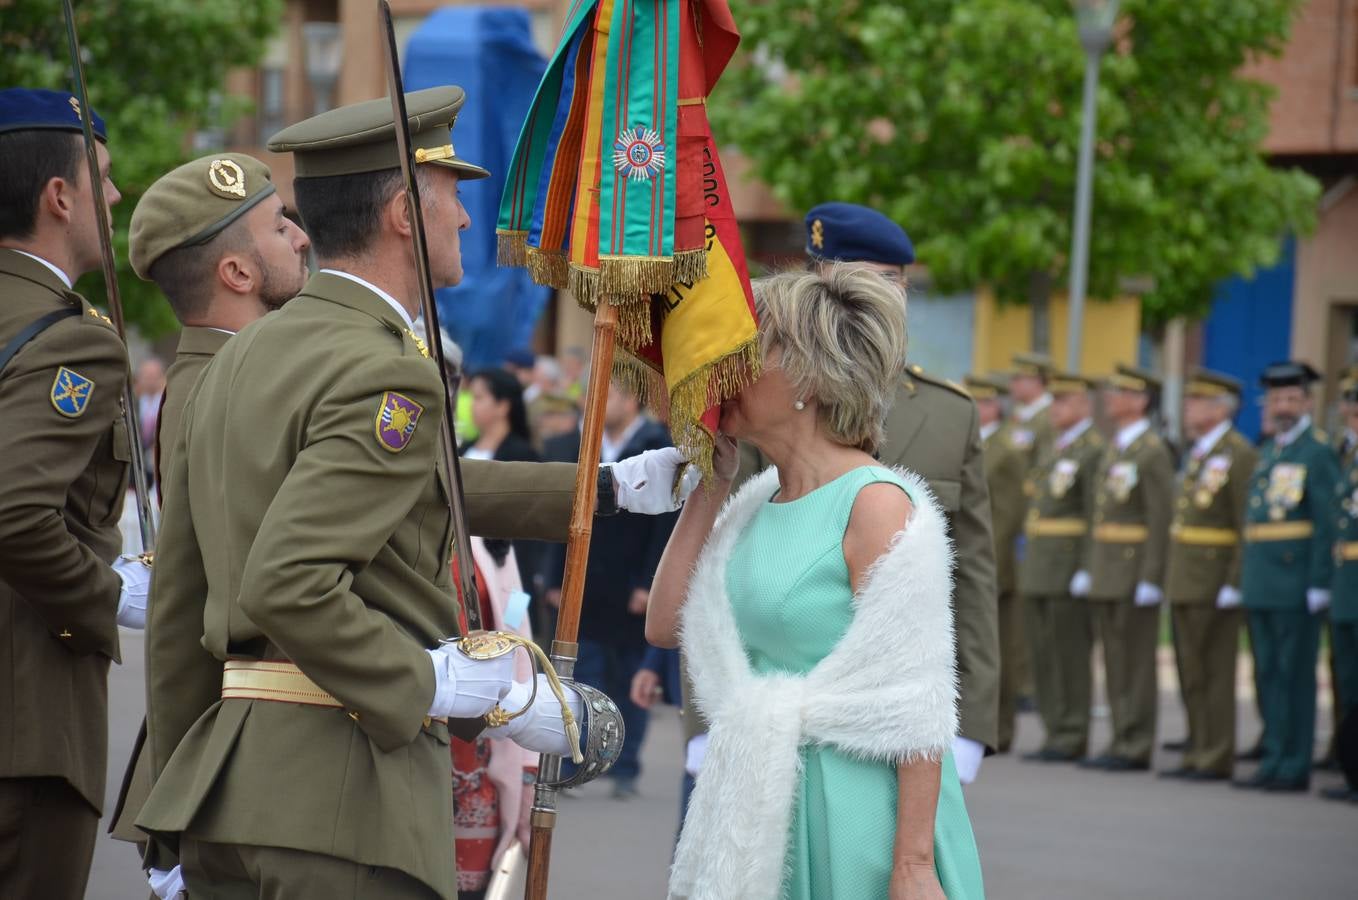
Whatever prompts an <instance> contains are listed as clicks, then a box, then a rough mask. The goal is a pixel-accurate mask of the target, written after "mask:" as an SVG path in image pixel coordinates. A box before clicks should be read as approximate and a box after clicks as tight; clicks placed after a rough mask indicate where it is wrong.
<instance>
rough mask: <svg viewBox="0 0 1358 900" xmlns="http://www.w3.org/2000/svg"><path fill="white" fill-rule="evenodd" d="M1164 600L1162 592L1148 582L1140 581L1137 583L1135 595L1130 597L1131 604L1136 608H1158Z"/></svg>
mask: <svg viewBox="0 0 1358 900" xmlns="http://www.w3.org/2000/svg"><path fill="white" fill-rule="evenodd" d="M1164 598H1165V592H1164V591H1162V590H1160V589H1159V588H1158V587H1156V586H1155V585H1153V584H1151V583H1150V582H1149V581H1141V582H1137V585H1136V595H1135V596H1133V597H1132V602H1133V603H1135V604H1136V605H1137V606H1158V605H1159V604H1160V601H1161V600H1163V599H1164Z"/></svg>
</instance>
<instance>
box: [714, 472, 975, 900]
mask: <svg viewBox="0 0 1358 900" xmlns="http://www.w3.org/2000/svg"><path fill="white" fill-rule="evenodd" d="M880 481H885V482H890V483H892V484H896V485H899V486H900V487H901V488H902V490H904V489H905V484H904V482H903V481H902V480H901V479H900V478H899V477H898V476H897V475H896V474H895V473H894V472H892V471H891V470H889V469H885V468H880V467H876V466H864V467H861V468H858V469H854V470H853V471H850V472H848V473H846V474H844V475H841V476H840V477H839V478H837V479H835V480H834V481H831V482H829V483H828V484H824V485H822V486H821V487H819V488H817V489H816V490H814V491H812V492H811V493H809V494H807V495H805V496H804V497H799V498H797V499H796V500H792V501H789V502H786V503H778V502H776V500H777V497H776V495H775V497H774V498H773V500H772V501H770V502H768V503H765V504H764V505H763V506H762V507H760V509H759V511H758V512H757V513H756V514H755V516H754V518H753V519H752V520H751V521H750V524H749V525H748V526H747V527H746V529H745V531H744V533H742V534H741V535H740V537H739V538H738V539H737V540H736V543H735V546H734V548H733V551H732V554H731V561H730V563H729V564H728V567H727V570H726V587H727V592H728V593H729V595H730V598H731V605H732V608H733V611H734V613H735V620H736V627H737V630H738V631H739V634H740V639H741V642H742V643H743V644H744V646H745V652H746V654H747V655H748V657H749V659H750V665H751V668H752V669H753V670H754V671H755V672H757V673H772V672H785V673H805V672H808V671H810V670H811V669H812V668H813V667H814V666H815V665H816V664H817V663H818V662H820V661H821V660H822V659H823V658H825V656H827V655H828V654H829V653H830V651H831V650H832V649H834V646H835V644H837V643H838V642H839V639H840V638H841V637H842V636H843V635H844V632H845V631H846V630H847V629H848V627H849V623H850V621H851V620H852V618H853V589H852V587H851V586H850V582H849V571H848V567H847V566H846V565H845V563H844V550H843V541H844V530H845V528H847V527H848V524H849V514H850V512H852V510H853V504H854V499H855V498H856V497H857V495H858V492H859V490H861V489H862V488H863V487H865V486H866V485H869V484H873V483H875V482H880ZM800 752H801V758H802V778H801V784H800V785H799V787H798V790H797V796H796V800H795V811H794V813H793V821H792V833H791V835H790V838H789V841H788V851H787V853H788V856H787V860H786V863H785V866H784V871H785V873H786V874H785V875H784V883H783V890H782V898H783V900H868V898H871V900H885V898H886V897H887V891H888V884H889V882H890V879H891V869H892V862H893V858H894V842H895V837H896V797H897V783H896V768H895V766H893V765H891V764H889V763H885V762H865V761H862V760H856V759H852V758H850V757H849V756H848V755H846V754H844V753H841V752H840V751H839V750H837V749H836V748H835V747H833V746H831V745H812V744H808V745H804V746H803V747H802V748H801V751H800ZM934 859H935V861H936V864H937V868H938V876H939V880H940V882H941V883H942V885H943V891H944V893H945V894H946V895H947V896H948V897H949V898H950V900H978V898H981V897H983V896H984V888H983V886H982V882H981V863H980V858H979V857H978V855H977V852H976V839H975V837H974V836H973V835H972V832H971V821H970V820H969V819H968V817H967V808H966V804H965V803H964V802H963V800H962V786H961V783H960V782H959V781H958V780H957V770H956V768H954V766H953V761H952V754H951V753H949V754H948V755H947V756H946V757H945V758H944V761H943V778H942V786H941V788H940V790H939V798H938V813H937V816H936V817H935V820H934Z"/></svg>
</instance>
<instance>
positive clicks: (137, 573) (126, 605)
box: [113, 556, 151, 630]
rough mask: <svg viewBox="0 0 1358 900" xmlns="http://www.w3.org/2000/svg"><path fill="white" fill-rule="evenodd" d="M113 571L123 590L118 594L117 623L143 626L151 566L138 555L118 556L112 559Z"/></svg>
mask: <svg viewBox="0 0 1358 900" xmlns="http://www.w3.org/2000/svg"><path fill="white" fill-rule="evenodd" d="M113 571H115V572H117V573H118V577H119V578H121V579H122V580H123V591H122V593H121V594H120V595H119V596H118V624H119V625H122V626H123V627H124V628H136V629H138V630H140V629H142V628H145V627H146V594H147V592H148V591H149V590H150V588H151V567H150V566H148V565H147V564H146V563H144V562H142V561H141V557H139V556H120V557H118V558H117V559H115V560H114V561H113Z"/></svg>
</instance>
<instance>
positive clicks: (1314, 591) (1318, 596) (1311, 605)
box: [1306, 588, 1330, 616]
mask: <svg viewBox="0 0 1358 900" xmlns="http://www.w3.org/2000/svg"><path fill="white" fill-rule="evenodd" d="M1306 608H1307V609H1308V610H1310V611H1311V615H1313V616H1314V615H1315V614H1316V613H1320V612H1324V611H1325V610H1327V609H1329V608H1330V592H1329V590H1328V589H1327V588H1307V589H1306Z"/></svg>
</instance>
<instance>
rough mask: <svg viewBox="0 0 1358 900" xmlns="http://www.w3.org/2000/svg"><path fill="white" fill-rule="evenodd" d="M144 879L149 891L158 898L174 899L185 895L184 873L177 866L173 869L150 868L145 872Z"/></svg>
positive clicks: (163, 899) (161, 899) (164, 899)
mask: <svg viewBox="0 0 1358 900" xmlns="http://www.w3.org/2000/svg"><path fill="white" fill-rule="evenodd" d="M146 881H147V883H149V884H150V885H151V892H152V893H154V894H155V895H156V896H157V897H159V898H160V900H176V898H178V897H183V896H185V893H184V875H183V872H182V871H181V870H180V868H179V866H175V867H174V868H173V869H168V870H167V869H151V870H149V871H148V872H147V873H146Z"/></svg>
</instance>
